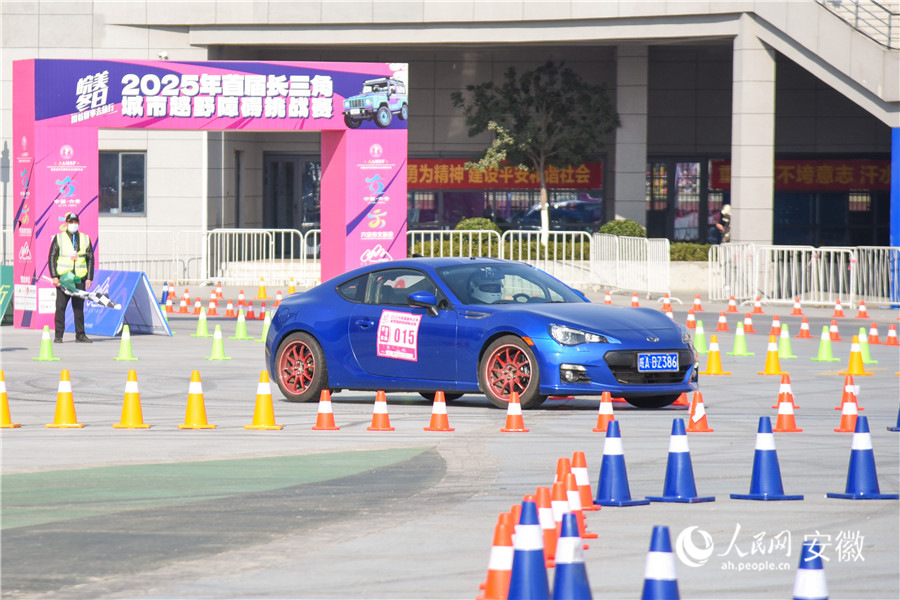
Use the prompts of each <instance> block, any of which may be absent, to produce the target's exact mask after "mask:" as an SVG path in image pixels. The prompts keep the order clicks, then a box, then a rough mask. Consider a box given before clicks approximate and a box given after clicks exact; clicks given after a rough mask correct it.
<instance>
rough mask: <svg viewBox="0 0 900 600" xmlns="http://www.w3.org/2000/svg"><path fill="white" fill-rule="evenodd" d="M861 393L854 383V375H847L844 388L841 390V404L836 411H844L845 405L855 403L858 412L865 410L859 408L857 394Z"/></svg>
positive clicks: (836, 407) (835, 408)
mask: <svg viewBox="0 0 900 600" xmlns="http://www.w3.org/2000/svg"><path fill="white" fill-rule="evenodd" d="M858 392H859V388H858V387H857V386H856V385H854V383H853V375H846V376H845V377H844V387H843V389H842V390H841V403H840V404H838V405H837V406H835V407H834V410H844V404H846V403H847V402H853V403H854V404H856V405H857V407H858V408H857V410H865V409H864V408H863V407H861V406H859V401H858V399H857V394H858Z"/></svg>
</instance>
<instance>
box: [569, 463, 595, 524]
mask: <svg viewBox="0 0 900 600" xmlns="http://www.w3.org/2000/svg"><path fill="white" fill-rule="evenodd" d="M572 474H573V475H574V476H575V483H577V484H578V493H579V494H580V496H581V510H587V511H594V510H600V507H599V506H594V494H593V493H592V492H591V477H590V475H589V474H588V468H587V459H585V456H584V452H582V451H580V450H579V451H577V452H575V454H573V455H572Z"/></svg>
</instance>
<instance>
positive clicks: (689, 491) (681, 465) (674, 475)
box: [647, 419, 716, 504]
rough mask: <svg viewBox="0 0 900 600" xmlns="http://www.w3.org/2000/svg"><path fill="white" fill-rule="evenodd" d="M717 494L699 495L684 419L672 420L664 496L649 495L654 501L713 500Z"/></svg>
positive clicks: (649, 498) (690, 501) (691, 501)
mask: <svg viewBox="0 0 900 600" xmlns="http://www.w3.org/2000/svg"><path fill="white" fill-rule="evenodd" d="M715 499H716V497H715V496H702V497H701V496H698V495H697V486H696V485H695V484H694V467H693V465H692V464H691V451H690V449H689V448H688V438H687V433H686V432H685V431H684V421H683V420H682V419H673V420H672V437H670V438H669V462H668V464H667V465H666V482H665V484H664V485H663V495H662V496H647V500H652V501H653V502H685V503H690V504H692V503H694V502H713V501H714V500H715Z"/></svg>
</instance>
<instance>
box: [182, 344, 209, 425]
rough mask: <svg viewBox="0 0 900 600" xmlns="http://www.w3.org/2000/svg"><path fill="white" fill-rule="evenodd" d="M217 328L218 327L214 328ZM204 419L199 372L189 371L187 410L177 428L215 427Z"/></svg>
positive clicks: (204, 412) (204, 406)
mask: <svg viewBox="0 0 900 600" xmlns="http://www.w3.org/2000/svg"><path fill="white" fill-rule="evenodd" d="M216 329H218V327H217V328H216ZM215 428H216V426H215V425H210V424H209V423H207V421H206V405H205V404H204V403H203V385H202V384H201V383H200V372H199V371H191V384H190V386H189V387H188V402H187V412H186V413H185V416H184V423H183V424H181V425H179V426H178V429H215Z"/></svg>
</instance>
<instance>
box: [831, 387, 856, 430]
mask: <svg viewBox="0 0 900 600" xmlns="http://www.w3.org/2000/svg"><path fill="white" fill-rule="evenodd" d="M852 398H853V399H852V401H850V402H843V403H842V404H841V423H840V425H838V426H837V427H836V428H835V431H836V432H837V433H855V432H856V417H857V416H858V415H859V405H858V404H857V403H856V396H852Z"/></svg>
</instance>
